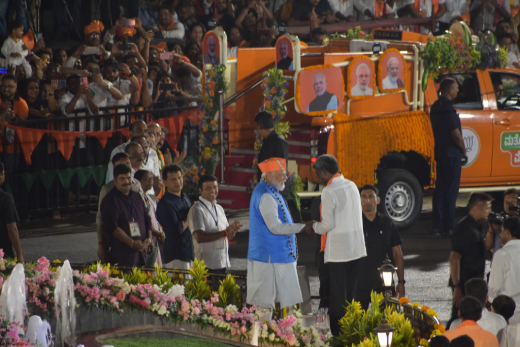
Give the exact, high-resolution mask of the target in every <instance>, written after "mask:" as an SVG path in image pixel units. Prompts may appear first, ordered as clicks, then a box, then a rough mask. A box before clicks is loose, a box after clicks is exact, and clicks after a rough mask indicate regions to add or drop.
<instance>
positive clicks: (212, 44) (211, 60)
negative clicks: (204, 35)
mask: <svg viewBox="0 0 520 347" xmlns="http://www.w3.org/2000/svg"><path fill="white" fill-rule="evenodd" d="M207 42H208V53H206V54H204V64H212V65H219V64H220V57H219V56H217V41H216V40H215V38H214V37H213V36H210V37H208V41H207Z"/></svg>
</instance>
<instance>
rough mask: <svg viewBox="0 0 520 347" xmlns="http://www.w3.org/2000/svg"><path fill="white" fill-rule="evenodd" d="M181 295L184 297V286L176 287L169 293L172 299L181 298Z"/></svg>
mask: <svg viewBox="0 0 520 347" xmlns="http://www.w3.org/2000/svg"><path fill="white" fill-rule="evenodd" d="M181 295H184V286H182V285H180V284H176V285H174V286H173V287H171V288H170V290H169V291H168V296H169V297H170V298H176V297H178V296H181Z"/></svg>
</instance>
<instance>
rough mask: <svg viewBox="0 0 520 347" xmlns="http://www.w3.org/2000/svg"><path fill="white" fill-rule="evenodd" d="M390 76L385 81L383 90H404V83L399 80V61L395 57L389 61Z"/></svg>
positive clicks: (387, 66) (387, 67) (387, 68)
mask: <svg viewBox="0 0 520 347" xmlns="http://www.w3.org/2000/svg"><path fill="white" fill-rule="evenodd" d="M386 70H387V71H388V76H386V77H385V79H384V80H383V90H385V89H399V88H404V83H403V81H401V80H400V79H399V60H398V59H397V58H395V57H391V58H390V59H388V63H387V65H386Z"/></svg>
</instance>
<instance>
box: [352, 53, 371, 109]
mask: <svg viewBox="0 0 520 347" xmlns="http://www.w3.org/2000/svg"><path fill="white" fill-rule="evenodd" d="M358 60H363V61H364V63H365V64H367V65H368V66H369V67H371V68H372V75H373V78H374V81H373V86H374V87H373V88H372V95H351V94H350V92H351V90H352V74H355V73H356V72H355V71H352V70H353V68H354V65H356V64H355V63H356V62H357V61H358ZM374 95H376V70H375V67H374V62H373V61H372V60H371V59H370V58H369V57H368V56H365V55H358V56H355V57H354V58H352V60H351V61H350V64H349V66H348V69H347V96H348V97H349V98H350V99H352V100H364V99H367V98H371V97H373V96H374Z"/></svg>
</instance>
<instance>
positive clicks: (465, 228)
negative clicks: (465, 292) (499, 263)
mask: <svg viewBox="0 0 520 347" xmlns="http://www.w3.org/2000/svg"><path fill="white" fill-rule="evenodd" d="M451 250H452V251H453V252H457V253H459V254H460V255H461V256H462V258H461V259H460V283H461V284H462V285H463V284H464V283H466V281H467V280H469V279H471V278H474V277H476V278H484V270H485V264H486V247H485V245H484V232H483V229H482V225H479V224H478V223H477V222H476V221H475V219H473V217H471V216H470V215H467V216H466V217H464V218H463V219H462V220H461V221H460V222H459V223H458V224H457V225H456V226H455V228H454V229H453V236H452V240H451ZM451 284H452V282H451V277H450V285H451Z"/></svg>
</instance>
